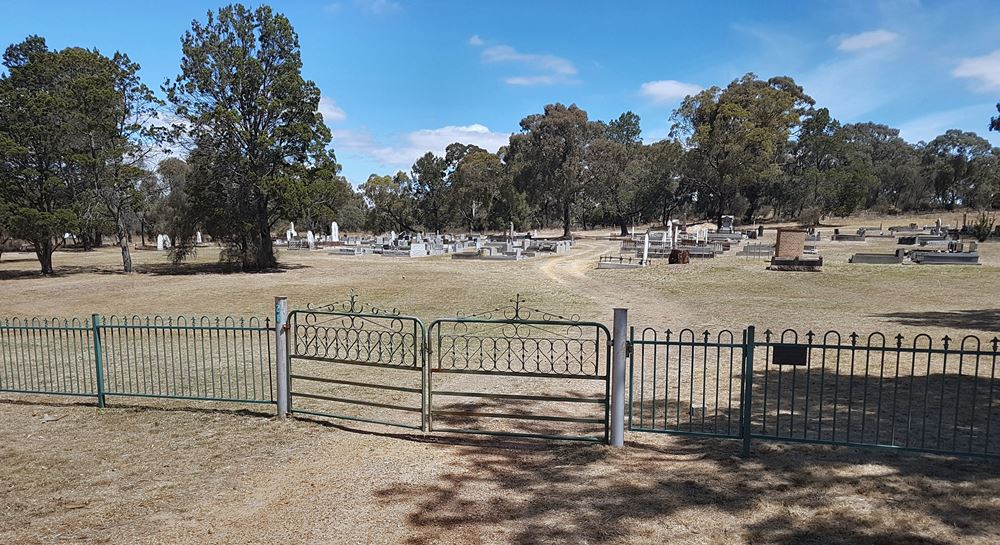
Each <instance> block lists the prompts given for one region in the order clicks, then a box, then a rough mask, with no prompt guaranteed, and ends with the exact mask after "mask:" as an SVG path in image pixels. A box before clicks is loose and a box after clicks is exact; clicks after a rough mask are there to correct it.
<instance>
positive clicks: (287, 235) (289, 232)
mask: <svg viewBox="0 0 1000 545" xmlns="http://www.w3.org/2000/svg"><path fill="white" fill-rule="evenodd" d="M285 240H287V241H288V242H291V241H292V230H291V229H289V230H287V231H285Z"/></svg>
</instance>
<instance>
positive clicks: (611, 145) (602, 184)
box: [585, 112, 649, 236]
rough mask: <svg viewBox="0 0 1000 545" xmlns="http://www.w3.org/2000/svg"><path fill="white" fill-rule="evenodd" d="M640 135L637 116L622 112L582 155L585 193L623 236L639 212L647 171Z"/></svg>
mask: <svg viewBox="0 0 1000 545" xmlns="http://www.w3.org/2000/svg"><path fill="white" fill-rule="evenodd" d="M641 133H642V129H641V127H640V121H639V116H638V115H636V114H634V113H632V112H625V113H623V114H622V115H621V116H620V117H619V118H618V119H615V120H613V121H611V122H610V123H608V124H607V125H606V127H605V128H604V131H603V133H602V134H601V135H600V136H599V137H598V138H596V139H595V140H594V141H593V142H591V143H590V144H589V145H588V146H587V149H586V154H585V161H586V176H587V178H588V193H589V195H590V196H591V197H592V198H593V199H594V201H596V202H597V203H598V204H599V205H600V207H601V209H602V210H603V213H604V214H603V215H604V217H605V219H607V220H609V221H610V222H611V223H613V224H614V225H617V226H618V227H619V229H620V230H621V234H622V235H623V236H624V235H627V234H628V226H629V223H630V222H631V221H634V220H635V219H636V216H637V215H638V214H639V213H640V211H641V209H642V202H641V200H640V198H641V195H642V193H641V189H642V182H643V181H644V180H645V179H646V177H647V173H648V170H649V161H648V157H647V155H646V154H645V153H644V150H643V147H642V140H641V138H640V134H641Z"/></svg>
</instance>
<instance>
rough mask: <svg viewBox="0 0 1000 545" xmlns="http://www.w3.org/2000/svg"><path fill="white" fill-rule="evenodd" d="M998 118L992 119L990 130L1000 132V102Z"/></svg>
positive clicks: (998, 104) (999, 103) (998, 103)
mask: <svg viewBox="0 0 1000 545" xmlns="http://www.w3.org/2000/svg"><path fill="white" fill-rule="evenodd" d="M997 114H998V115H997V116H996V117H994V118H991V119H990V130H991V131H997V132H1000V102H997Z"/></svg>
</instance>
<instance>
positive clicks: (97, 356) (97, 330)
mask: <svg viewBox="0 0 1000 545" xmlns="http://www.w3.org/2000/svg"><path fill="white" fill-rule="evenodd" d="M90 326H91V327H92V328H94V364H95V365H96V366H97V369H96V375H95V378H96V380H97V406H98V407H100V408H102V409H103V408H104V358H103V357H102V354H101V315H100V314H91V315H90Z"/></svg>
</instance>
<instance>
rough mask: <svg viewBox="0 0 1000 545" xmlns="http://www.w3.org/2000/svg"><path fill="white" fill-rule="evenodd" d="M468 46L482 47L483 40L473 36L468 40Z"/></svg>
mask: <svg viewBox="0 0 1000 545" xmlns="http://www.w3.org/2000/svg"><path fill="white" fill-rule="evenodd" d="M469 45H471V46H475V47H479V46H481V45H483V39H482V38H480V37H479V35H478V34H473V35H472V37H471V38H469Z"/></svg>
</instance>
